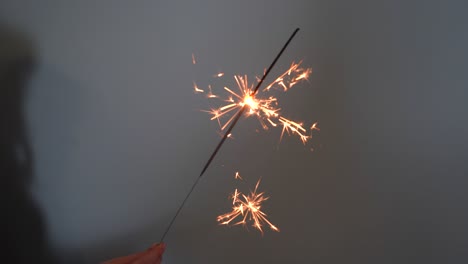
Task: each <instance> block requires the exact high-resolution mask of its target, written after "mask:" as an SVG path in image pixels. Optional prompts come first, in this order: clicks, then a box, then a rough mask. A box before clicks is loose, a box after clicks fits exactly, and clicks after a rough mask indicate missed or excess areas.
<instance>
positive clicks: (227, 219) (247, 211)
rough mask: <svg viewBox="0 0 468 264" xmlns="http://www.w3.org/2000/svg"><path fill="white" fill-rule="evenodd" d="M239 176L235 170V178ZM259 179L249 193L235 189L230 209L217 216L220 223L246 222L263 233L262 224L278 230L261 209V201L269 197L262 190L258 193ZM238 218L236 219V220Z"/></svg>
mask: <svg viewBox="0 0 468 264" xmlns="http://www.w3.org/2000/svg"><path fill="white" fill-rule="evenodd" d="M238 177H239V178H240V176H239V173H238V172H236V176H235V178H236V179H237V178H238ZM259 184H260V180H258V181H257V184H256V185H255V190H254V191H251V192H250V194H248V195H245V194H243V193H241V192H240V191H239V190H237V189H235V191H234V193H233V194H232V196H231V199H232V211H231V212H229V213H226V214H223V215H220V216H218V218H217V220H218V222H219V224H220V225H243V226H245V225H247V223H248V222H251V223H252V226H253V227H254V228H256V229H257V230H258V231H260V232H261V233H262V234H263V225H267V226H268V227H269V228H270V229H271V230H274V231H276V232H279V231H280V230H279V228H278V227H276V226H275V225H273V224H272V223H271V222H270V221H269V220H268V219H267V215H266V214H265V213H264V212H263V211H262V210H261V208H262V203H263V202H264V201H266V200H268V198H269V197H266V196H265V195H264V192H260V193H258V192H257V191H258V186H259ZM236 219H238V220H236Z"/></svg>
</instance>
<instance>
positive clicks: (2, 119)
mask: <svg viewBox="0 0 468 264" xmlns="http://www.w3.org/2000/svg"><path fill="white" fill-rule="evenodd" d="M34 62H35V52H34V47H33V45H32V43H31V41H29V40H28V39H27V38H26V37H25V36H24V35H22V34H20V33H17V32H15V31H13V30H11V29H8V28H6V27H2V26H0V177H1V178H0V195H1V199H0V204H1V205H0V206H1V207H0V209H1V213H2V217H1V218H0V219H1V220H0V228H1V230H2V234H1V236H0V240H1V241H2V242H1V244H0V246H1V252H2V253H1V257H0V262H2V263H54V260H53V258H52V255H51V253H50V249H49V246H48V243H47V236H46V230H45V226H44V223H43V220H42V217H41V214H40V211H39V209H38V208H37V206H36V204H35V202H34V200H33V198H32V196H31V194H30V190H29V187H30V184H31V180H32V175H33V170H32V167H33V158H32V153H31V148H30V145H29V141H28V133H27V129H26V126H25V122H24V115H23V110H24V109H23V108H24V107H23V102H24V99H25V93H26V87H27V83H28V80H29V77H30V75H31V73H32V70H33V68H34Z"/></svg>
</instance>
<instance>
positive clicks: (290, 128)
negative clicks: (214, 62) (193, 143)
mask: <svg viewBox="0 0 468 264" xmlns="http://www.w3.org/2000/svg"><path fill="white" fill-rule="evenodd" d="M300 65H301V62H299V63H295V62H293V63H292V64H291V66H290V67H289V68H288V69H287V70H286V71H285V72H284V73H283V74H281V75H280V76H279V77H278V78H276V79H275V81H273V82H272V83H270V84H269V85H268V86H267V87H266V88H265V89H264V90H263V91H264V92H265V91H270V90H271V89H275V90H276V89H278V88H279V89H280V90H283V91H284V92H286V91H288V90H289V89H291V88H292V87H293V86H294V85H296V84H297V83H299V82H301V81H303V80H308V77H309V75H310V74H311V73H312V69H310V68H301V67H300ZM223 75H224V73H218V74H217V75H215V76H214V77H221V76H223ZM234 80H235V81H236V84H237V89H238V92H236V91H234V90H233V89H231V88H229V87H224V90H225V92H227V97H226V98H224V99H223V97H221V98H220V99H221V100H222V101H224V102H225V104H223V105H221V106H220V107H218V108H215V109H212V110H211V111H206V112H208V113H210V114H211V115H212V117H211V120H215V119H216V120H217V121H218V123H219V125H220V128H221V130H224V129H226V128H227V127H228V125H229V124H230V123H231V122H232V120H233V119H234V117H235V115H236V113H237V112H239V111H241V110H242V108H244V107H246V109H245V114H246V116H255V117H256V118H257V119H258V121H259V122H260V125H261V126H262V128H263V129H265V130H266V129H268V128H269V127H277V126H278V124H280V125H281V126H282V127H283V129H282V132H281V136H280V139H282V137H283V135H284V132H287V133H288V134H289V135H297V136H299V138H300V140H301V141H302V143H303V144H305V143H306V142H307V140H308V139H309V138H310V136H306V134H307V130H306V128H304V127H303V124H302V123H300V122H297V121H292V120H289V119H286V118H284V117H283V116H281V115H280V110H281V109H280V108H279V107H278V99H277V98H276V97H274V96H264V95H263V97H262V95H259V94H258V93H257V94H253V91H254V87H253V84H252V83H249V81H248V77H247V76H246V75H244V76H242V75H235V76H234ZM257 80H258V78H257ZM208 89H209V92H208V94H207V97H208V98H218V96H217V95H214V94H213V93H212V91H211V86H208ZM223 117H226V118H227V119H225V121H223V122H222V121H221V119H223Z"/></svg>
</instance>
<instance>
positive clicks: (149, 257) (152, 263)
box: [102, 243, 166, 264]
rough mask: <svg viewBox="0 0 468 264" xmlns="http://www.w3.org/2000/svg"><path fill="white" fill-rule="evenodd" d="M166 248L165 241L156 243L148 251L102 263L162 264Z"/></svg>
mask: <svg viewBox="0 0 468 264" xmlns="http://www.w3.org/2000/svg"><path fill="white" fill-rule="evenodd" d="M165 249H166V245H165V244H164V243H160V244H154V245H152V246H151V247H150V248H148V249H147V250H146V251H143V252H139V253H135V254H132V255H128V256H125V257H120V258H115V259H111V260H108V261H106V262H103V263H102V264H161V260H162V255H163V253H164V250H165Z"/></svg>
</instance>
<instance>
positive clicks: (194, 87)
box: [193, 82, 205, 93]
mask: <svg viewBox="0 0 468 264" xmlns="http://www.w3.org/2000/svg"><path fill="white" fill-rule="evenodd" d="M193 90H194V91H195V92H196V93H203V92H205V91H203V90H202V89H200V88H198V86H197V84H196V83H195V82H193Z"/></svg>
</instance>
